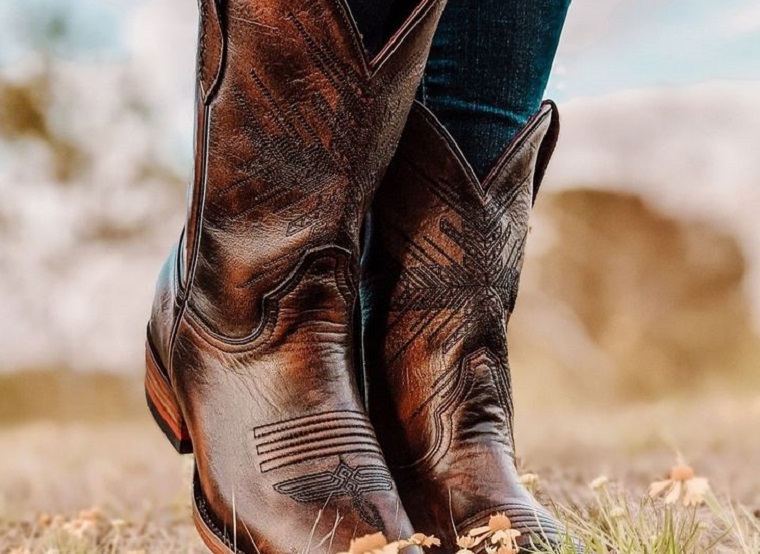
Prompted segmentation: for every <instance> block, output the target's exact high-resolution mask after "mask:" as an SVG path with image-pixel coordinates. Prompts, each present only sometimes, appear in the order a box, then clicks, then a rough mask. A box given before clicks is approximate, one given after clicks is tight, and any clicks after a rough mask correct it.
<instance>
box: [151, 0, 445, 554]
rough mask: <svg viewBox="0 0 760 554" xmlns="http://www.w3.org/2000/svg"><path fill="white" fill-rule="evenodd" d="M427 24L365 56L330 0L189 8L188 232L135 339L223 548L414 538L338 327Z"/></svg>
mask: <svg viewBox="0 0 760 554" xmlns="http://www.w3.org/2000/svg"><path fill="white" fill-rule="evenodd" d="M442 9H443V2H442V1H441V0H423V1H422V2H421V3H420V4H419V6H418V7H417V8H416V9H415V11H414V12H413V13H412V14H411V15H410V16H409V18H408V20H407V21H406V22H405V24H404V25H403V26H402V27H401V28H400V30H399V31H398V32H397V33H396V35H394V37H393V38H392V39H390V42H389V44H388V45H387V46H386V47H385V48H384V49H383V50H382V51H381V52H380V53H379V54H378V55H377V56H376V57H375V58H374V59H372V60H368V59H366V57H365V54H364V52H363V49H362V46H361V41H360V38H359V36H358V34H357V31H356V28H355V25H354V23H353V22H352V21H351V20H350V18H349V16H348V12H347V8H346V7H345V4H344V3H343V2H342V1H340V0H275V1H268V2H261V1H258V0H219V1H218V2H213V1H212V0H202V1H201V2H200V16H201V30H200V39H199V52H198V91H197V121H196V144H195V152H196V154H195V156H196V162H195V171H194V178H193V182H192V184H191V187H190V188H189V191H188V199H189V208H188V218H187V224H186V228H185V232H184V234H183V238H182V240H181V241H180V243H179V244H178V246H177V247H176V248H175V249H174V250H173V252H172V254H171V256H170V257H169V260H168V261H167V262H166V265H165V268H164V270H163V271H162V273H161V275H160V277H159V283H158V285H157V292H156V300H155V302H154V307H153V313H152V318H151V321H150V324H149V335H150V343H151V344H152V345H154V348H155V352H156V353H157V355H158V357H159V358H160V359H159V362H160V364H161V365H162V366H163V367H164V368H167V370H168V374H169V375H168V378H169V379H170V383H171V387H172V389H173V390H174V393H175V394H176V397H177V401H178V404H179V406H180V408H181V412H182V415H183V417H184V419H185V422H186V424H187V428H188V430H189V434H190V437H191V439H192V446H193V450H194V453H195V457H196V469H197V477H196V481H197V482H196V505H197V507H198V511H199V512H200V514H201V516H202V517H203V521H204V524H205V525H206V526H207V527H208V528H209V529H211V531H213V533H214V534H215V535H216V538H217V539H218V541H219V542H221V543H223V544H225V545H226V548H227V550H229V551H234V550H235V549H236V550H237V551H238V552H246V553H251V552H258V553H261V554H273V553H276V554H283V553H291V552H292V553H296V552H298V553H300V552H319V553H322V552H325V553H326V552H335V551H338V550H346V549H347V548H348V544H349V540H350V539H351V538H352V537H354V536H361V535H364V534H367V533H373V532H377V531H383V532H384V533H385V534H386V536H388V537H389V539H391V540H393V539H396V538H399V537H406V536H409V535H410V534H411V533H412V527H411V525H410V522H409V520H408V518H407V516H406V515H405V512H404V510H403V508H402V507H401V506H400V503H399V497H398V494H397V491H396V487H395V484H394V483H393V481H392V478H391V475H390V473H389V470H388V468H387V466H386V463H385V461H384V457H383V454H382V452H381V450H380V446H379V444H378V442H377V440H376V437H375V433H374V431H373V429H372V427H371V424H370V422H369V419H368V417H367V415H366V412H365V410H364V407H363V403H362V399H361V398H360V396H359V394H358V392H357V387H356V379H355V369H356V368H355V366H354V359H355V356H356V352H355V349H354V343H355V341H356V337H355V336H354V321H353V320H354V313H355V309H356V303H357V287H358V268H359V231H360V226H361V223H362V220H363V218H364V216H365V214H366V211H367V209H368V206H369V204H370V202H371V200H372V197H373V194H374V192H375V190H376V188H377V186H378V184H379V182H380V180H381V179H382V177H383V175H384V172H385V170H386V168H387V166H388V164H389V162H390V160H391V158H392V156H393V153H394V151H395V149H396V146H397V143H398V140H399V137H400V135H401V132H402V130H403V127H404V123H405V121H406V118H407V115H408V113H409V109H410V107H411V104H412V100H413V97H414V93H415V90H416V88H417V86H418V83H419V80H420V77H421V73H422V70H423V68H424V65H425V61H426V58H427V52H428V48H429V45H430V41H431V38H432V35H433V32H434V30H435V27H436V25H437V21H438V17H439V16H440V13H441V11H442ZM235 530H236V533H235V532H234V531H235ZM409 551H410V552H414V551H415V549H410V550H409Z"/></svg>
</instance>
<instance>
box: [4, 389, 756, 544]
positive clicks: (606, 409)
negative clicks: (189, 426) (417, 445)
mask: <svg viewBox="0 0 760 554" xmlns="http://www.w3.org/2000/svg"><path fill="white" fill-rule="evenodd" d="M521 386H522V389H523V390H524V391H526V392H525V394H522V395H518V400H519V401H520V402H522V403H520V402H518V405H517V412H518V429H517V442H518V450H519V452H520V454H521V455H522V456H523V458H522V459H521V466H522V469H524V470H526V471H528V470H530V471H531V472H533V473H535V474H537V475H538V476H539V478H538V481H537V482H536V481H535V480H530V481H529V482H530V483H531V486H534V487H537V495H538V496H539V498H540V499H541V500H542V501H543V502H545V503H546V504H547V505H549V506H550V507H551V509H553V510H554V511H555V512H556V513H557V514H558V515H559V517H560V519H562V520H563V521H565V522H567V524H568V526H569V527H570V528H571V529H572V531H573V533H574V534H575V535H576V536H578V537H579V538H580V539H581V540H582V541H583V543H584V544H585V547H586V551H587V552H588V553H589V554H708V553H709V554H713V553H717V554H729V553H730V554H760V519H758V514H756V513H754V512H755V510H757V509H758V508H760V479H758V477H757V474H756V472H755V471H753V468H757V467H760V441H759V440H758V439H757V429H758V428H760V395H759V394H758V393H757V392H752V391H751V390H750V391H747V393H746V394H744V395H741V394H737V393H735V392H731V393H728V392H719V391H716V390H712V391H703V392H700V393H699V394H698V395H697V396H693V397H686V396H684V397H677V396H672V395H671V396H669V397H668V398H667V399H661V400H659V401H657V402H650V403H641V402H633V401H631V402H623V401H616V404H615V405H614V406H610V405H608V404H607V403H603V402H601V401H599V402H597V403H593V404H592V403H588V402H586V403H585V404H583V403H580V402H579V399H578V397H576V396H571V397H569V398H567V399H565V400H564V401H563V400H561V399H559V398H548V397H540V396H539V395H540V394H542V393H545V391H544V390H543V389H540V390H538V391H530V390H529V388H530V387H529V384H527V383H523V384H522V385H521ZM567 390H568V389H563V391H562V392H563V393H567ZM537 397H539V398H542V399H543V401H542V402H535V401H533V402H532V401H531V399H535V398H537ZM547 406H551V408H550V409H548V408H547ZM580 406H583V409H580ZM558 415H562V418H560V419H558ZM677 449H680V450H682V451H683V454H684V455H685V456H686V458H687V459H688V460H689V461H690V462H691V464H692V465H693V466H694V467H695V468H696V470H697V472H698V474H699V476H704V477H707V478H709V480H710V484H711V486H712V492H710V493H709V494H708V495H707V496H706V498H705V503H704V504H703V505H701V506H698V507H685V506H682V505H681V504H672V505H669V504H665V502H664V501H663V499H662V498H656V499H651V498H649V495H648V490H649V485H650V483H651V482H653V481H657V480H659V479H663V478H664V477H667V475H668V472H669V470H670V467H671V465H673V463H674V462H675V460H676V458H677V455H678V451H677ZM0 452H2V453H3V454H2V455H0V553H3V554H6V553H11V552H12V553H14V554H27V553H28V554H95V553H105V554H127V553H132V554H137V553H140V554H142V553H143V552H144V553H145V554H159V553H161V554H200V553H202V552H206V550H205V548H204V546H203V545H202V544H201V542H200V540H199V539H198V538H197V536H196V533H195V530H194V528H193V525H192V522H191V516H190V505H189V498H190V497H189V487H188V485H189V479H190V469H191V463H190V460H189V459H188V458H187V457H185V458H181V457H179V456H177V455H176V454H175V453H174V452H173V450H172V449H171V447H170V446H169V445H168V443H166V441H165V440H164V438H163V437H162V436H161V435H160V433H159V432H158V431H157V430H156V429H155V426H154V425H153V423H152V422H151V421H150V420H149V419H148V417H147V416H146V415H145V414H144V412H140V413H139V414H138V415H135V416H130V417H129V418H126V419H123V420H106V421H104V422H92V421H90V422H87V421H67V422H55V421H52V420H37V421H33V422H25V423H17V422H16V423H13V424H6V425H0ZM9 453H10V455H9ZM600 474H604V475H608V476H609V477H610V479H609V481H607V482H606V483H604V484H600V483H601V482H602V481H604V480H601V481H596V482H595V483H594V485H595V486H594V487H591V486H590V485H589V484H590V483H591V482H592V481H594V480H595V478H596V477H598V476H599V475H600ZM93 507H98V508H97V509H93ZM337 546H340V547H341V548H343V547H345V545H337ZM336 550H337V549H336ZM455 550H456V547H453V546H451V547H449V548H446V545H444V547H441V548H436V547H431V548H429V549H427V551H428V552H430V553H435V552H440V553H441V554H450V553H452V552H454V551H455ZM526 551H527V550H526V549H523V551H522V552H526ZM569 552H571V550H570V549H566V552H563V553H562V554H569Z"/></svg>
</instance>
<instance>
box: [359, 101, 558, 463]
mask: <svg viewBox="0 0 760 554" xmlns="http://www.w3.org/2000/svg"><path fill="white" fill-rule="evenodd" d="M557 131H558V121H557V116H556V109H555V108H554V107H553V105H551V104H548V103H547V104H545V105H544V106H542V108H541V110H539V112H538V113H537V114H536V115H535V116H534V117H533V118H532V119H531V121H530V122H529V123H528V124H527V126H526V127H525V128H524V130H523V131H522V132H521V133H520V135H519V136H518V137H517V138H516V139H515V140H514V141H513V142H512V144H511V145H510V146H509V147H508V148H507V150H506V151H505V153H504V155H503V156H502V157H501V159H500V160H499V161H498V162H497V163H496V165H495V167H494V169H493V170H492V171H491V173H490V174H489V176H488V177H487V178H486V179H485V180H483V182H482V183H481V182H480V181H478V179H477V178H476V177H475V175H474V173H473V171H472V169H471V168H470V166H469V165H468V163H467V161H466V160H465V159H464V158H463V156H462V154H461V153H460V152H459V150H458V149H457V147H456V145H455V144H454V142H453V140H452V139H451V138H450V136H449V135H448V134H447V133H446V131H445V130H444V129H443V127H442V126H441V125H440V124H439V123H438V122H437V121H436V120H435V118H434V116H433V115H432V114H431V113H430V112H428V111H427V110H426V109H425V108H423V107H422V106H419V105H416V106H415V108H414V109H413V110H412V113H411V115H410V117H409V120H408V122H407V127H406V129H405V131H404V135H403V137H402V139H401V143H400V145H399V150H398V152H397V154H396V157H395V159H394V162H393V164H392V165H391V167H390V168H389V171H388V174H387V176H386V179H385V180H384V182H383V184H382V186H381V188H380V190H379V191H378V194H377V197H376V200H375V203H374V205H373V212H372V216H371V220H372V227H371V231H370V238H369V240H368V250H367V254H366V256H365V259H364V270H363V302H364V305H365V308H366V310H365V316H366V317H365V324H366V329H365V349H366V355H365V358H366V360H367V372H368V375H367V381H368V383H369V385H368V387H369V391H368V397H369V406H370V414H371V415H372V416H373V419H374V420H375V422H376V425H377V426H378V434H379V436H380V437H381V442H383V438H385V437H384V435H385V436H386V437H387V436H390V435H393V434H395V436H396V437H397V435H398V431H397V429H396V427H395V425H394V424H392V423H389V422H390V421H391V420H392V419H393V418H389V417H388V412H394V413H395V418H397V420H398V421H402V422H403V427H404V430H405V433H406V434H407V436H405V437H402V438H401V440H398V438H396V439H394V440H393V441H390V440H389V441H388V442H383V443H384V444H388V445H392V444H394V443H395V444H398V445H399V446H398V448H395V447H393V446H390V450H391V451H390V452H387V453H386V455H387V456H388V459H389V463H391V464H392V465H393V464H397V465H409V464H415V463H418V462H420V461H422V460H424V461H425V463H426V464H430V465H434V464H435V463H437V460H439V459H440V458H441V457H443V456H445V455H446V450H447V448H448V445H449V444H451V443H452V442H456V441H458V440H464V441H469V440H475V441H478V440H481V439H483V438H484V437H485V440H497V441H502V442H504V445H503V446H504V448H505V449H506V450H508V451H509V453H510V454H511V452H512V444H511V442H512V441H511V427H512V425H511V420H512V401H511V396H512V394H511V387H510V379H509V367H508V361H507V340H506V330H507V329H506V328H507V323H508V320H509V316H510V314H511V312H512V310H513V309H514V305H515V300H516V297H517V289H518V283H519V277H520V270H521V267H522V261H523V252H524V246H525V241H526V237H527V234H528V221H529V215H530V211H531V207H532V204H533V201H534V198H535V194H536V192H537V190H538V187H539V185H540V182H541V179H542V177H543V173H544V171H545V169H546V165H547V163H548V159H549V157H550V155H551V152H552V150H553V148H554V143H555V141H556V135H557ZM473 425H475V426H476V428H477V429H478V430H479V432H475V433H473V432H472V430H473ZM480 432H482V434H480Z"/></svg>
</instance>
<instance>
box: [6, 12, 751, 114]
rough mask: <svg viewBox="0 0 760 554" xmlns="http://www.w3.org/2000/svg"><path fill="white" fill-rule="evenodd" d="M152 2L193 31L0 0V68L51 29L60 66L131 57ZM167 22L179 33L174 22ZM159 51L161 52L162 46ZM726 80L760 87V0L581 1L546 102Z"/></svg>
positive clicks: (185, 17) (187, 18)
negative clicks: (161, 21) (150, 18)
mask: <svg viewBox="0 0 760 554" xmlns="http://www.w3.org/2000/svg"><path fill="white" fill-rule="evenodd" d="M450 1H457V0H450ZM151 4H156V5H163V6H166V5H169V4H171V5H172V6H173V10H163V15H164V16H166V17H168V18H171V17H174V16H175V15H176V16H178V17H179V18H180V19H181V21H182V22H183V23H182V24H183V25H185V27H186V28H187V29H190V28H192V27H194V22H193V18H194V17H195V9H196V8H195V2H192V1H189V0H182V1H175V2H171V1H169V2H167V0H4V1H3V2H2V3H0V65H7V64H11V63H14V62H17V61H18V60H19V59H22V58H23V56H24V54H25V52H27V51H28V50H29V49H34V48H39V47H40V45H41V44H44V41H45V31H50V30H53V31H54V32H55V31H57V32H59V33H61V34H64V35H65V40H61V41H59V42H58V46H57V48H56V51H55V53H56V55H57V56H59V57H61V58H63V59H75V60H83V61H94V60H97V61H101V62H103V61H114V62H118V61H120V60H122V59H124V58H129V57H130V56H132V55H133V54H134V50H135V47H136V45H135V43H134V40H132V38H133V35H134V28H133V27H134V23H135V21H134V20H135V17H139V14H140V13H141V12H145V11H146V10H148V11H149V10H150V8H151ZM159 13H160V12H159ZM60 21H63V22H64V23H65V24H64V25H63V26H61V25H60V23H59V22H60ZM153 23H155V22H153ZM166 24H167V25H168V26H169V27H173V28H174V29H175V30H177V29H178V26H177V24H176V22H170V21H166ZM152 29H153V30H158V29H161V25H158V26H155V25H154V26H152ZM187 29H185V30H184V31H180V33H181V34H182V37H181V40H182V41H183V42H184V41H187V40H189V37H193V36H194V34H193V33H188V32H187ZM162 36H165V37H166V40H171V41H175V40H176V39H175V37H173V36H172V35H171V34H168V35H162ZM160 39H161V36H154V37H149V38H148V40H152V41H156V40H160ZM137 47H138V48H139V45H137ZM191 49H192V48H190V50H191ZM169 50H171V47H170V48H169ZM156 52H157V55H162V52H164V50H161V49H160V45H157V50H156ZM179 56H180V57H181V59H178V60H177V64H176V65H177V67H179V68H183V69H186V70H189V71H191V70H192V69H191V68H192V65H191V59H192V54H190V53H188V54H187V55H184V54H179ZM726 79H731V80H733V79H742V80H760V2H759V1H758V0H723V1H721V2H715V1H714V0H668V1H666V2H665V1H662V0H575V2H574V3H573V4H572V5H571V8H570V13H569V15H568V19H567V25H566V28H565V32H564V34H563V38H562V42H561V44H560V48H559V52H558V56H557V59H556V62H555V66H554V72H553V75H552V78H551V81H550V85H549V87H548V90H547V95H548V96H551V97H553V98H555V99H557V100H558V101H567V100H571V99H575V98H578V97H588V96H595V95H603V94H608V93H612V92H617V91H621V90H628V89H640V88H649V87H653V86H661V85H684V84H694V83H700V82H705V81H710V80H726ZM191 92H192V91H191ZM191 92H190V93H191ZM190 93H188V95H189V94H190Z"/></svg>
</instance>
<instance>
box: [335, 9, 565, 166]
mask: <svg viewBox="0 0 760 554" xmlns="http://www.w3.org/2000/svg"><path fill="white" fill-rule="evenodd" d="M402 1H403V2H404V3H407V5H406V6H402V7H401V9H402V10H404V9H406V10H407V11H408V8H409V5H408V2H409V1H411V2H412V3H416V0H402ZM348 3H349V5H350V7H351V9H352V11H353V12H354V15H355V17H356V19H357V24H358V25H359V28H360V30H361V31H362V34H363V35H364V36H365V39H367V41H368V44H367V47H368V49H370V50H375V49H377V48H379V44H380V42H381V41H382V37H383V36H386V37H387V36H388V35H389V34H391V33H392V32H393V30H394V29H389V28H388V26H389V25H391V26H393V25H396V24H397V21H398V16H396V17H395V21H394V23H389V20H391V21H393V20H394V17H393V15H392V14H393V12H394V10H397V9H398V7H399V1H398V0H395V1H394V0H348ZM569 5H570V0H448V5H447V6H446V9H445V10H444V12H443V16H442V18H441V22H440V25H439V26H438V30H437V32H436V35H435V38H434V39H433V45H432V48H431V51H430V58H429V59H428V63H427V67H426V69H425V76H424V77H423V80H422V84H421V86H420V90H419V93H418V99H419V100H420V101H421V102H422V103H423V104H425V105H426V106H427V107H428V108H430V109H431V111H432V112H433V113H434V114H435V115H436V116H437V117H438V119H439V120H440V121H441V123H442V124H443V125H444V126H445V127H446V128H447V129H448V131H449V132H450V133H451V135H452V136H453V137H454V139H455V140H456V141H457V143H458V144H459V147H460V148H461V150H462V152H463V153H464V155H465V157H466V158H467V159H468V160H469V161H470V163H471V164H472V166H473V168H474V169H475V172H476V173H477V174H478V175H479V176H480V177H481V178H482V177H484V176H485V175H486V174H487V173H488V171H489V169H490V168H491V165H492V164H493V163H494V162H495V161H496V159H497V158H498V157H499V156H500V155H501V153H502V151H503V150H504V148H505V146H506V145H507V143H508V142H509V141H510V140H511V139H512V138H513V137H514V136H515V135H516V134H517V132H518V131H519V130H520V128H521V127H522V126H523V125H524V124H525V123H526V122H527V120H528V118H529V117H530V116H531V115H532V114H533V113H534V112H535V111H536V110H537V109H538V107H539V105H540V103H541V100H542V97H543V94H544V90H545V88H546V83H547V81H548V80H549V72H550V71H551V67H552V63H553V61H554V55H555V53H556V51H557V45H558V43H559V37H560V33H561V31H562V26H563V24H564V22H565V16H566V14H567V10H568V7H569ZM389 14H390V15H389Z"/></svg>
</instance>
